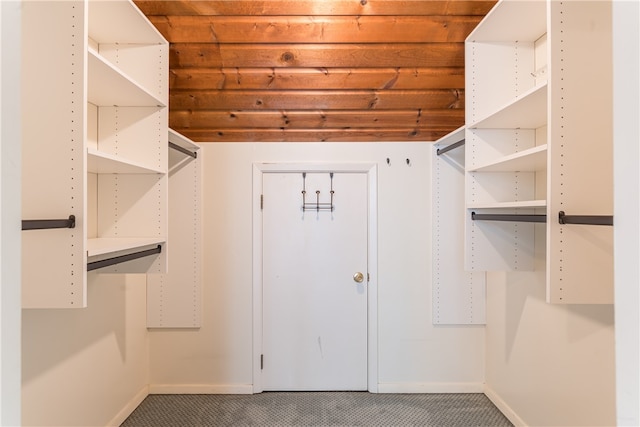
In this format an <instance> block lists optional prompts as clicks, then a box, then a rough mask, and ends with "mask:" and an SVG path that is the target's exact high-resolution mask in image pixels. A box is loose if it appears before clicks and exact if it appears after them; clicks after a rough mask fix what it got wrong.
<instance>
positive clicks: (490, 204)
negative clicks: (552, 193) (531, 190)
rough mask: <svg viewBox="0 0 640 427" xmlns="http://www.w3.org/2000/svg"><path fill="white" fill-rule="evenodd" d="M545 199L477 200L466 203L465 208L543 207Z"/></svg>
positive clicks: (545, 203)
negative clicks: (512, 200) (477, 201)
mask: <svg viewBox="0 0 640 427" xmlns="http://www.w3.org/2000/svg"><path fill="white" fill-rule="evenodd" d="M546 206H547V201H546V200H523V201H519V202H479V203H467V209H510V208H544V207H546Z"/></svg>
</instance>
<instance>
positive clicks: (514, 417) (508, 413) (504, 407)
mask: <svg viewBox="0 0 640 427" xmlns="http://www.w3.org/2000/svg"><path fill="white" fill-rule="evenodd" d="M484 395H485V396H487V397H488V398H489V400H490V401H491V403H493V404H494V405H496V407H497V408H498V409H499V410H500V412H502V414H503V415H504V416H505V417H507V419H508V420H509V421H511V423H512V424H513V425H514V426H516V427H524V426H526V425H527V423H525V422H524V420H523V419H522V418H520V417H519V416H518V414H516V412H515V411H514V410H513V409H511V407H510V406H509V405H508V404H507V403H506V402H505V401H504V400H502V398H501V397H500V396H499V395H498V394H497V393H496V392H495V391H494V390H493V389H492V388H491V387H489V386H486V385H485V387H484Z"/></svg>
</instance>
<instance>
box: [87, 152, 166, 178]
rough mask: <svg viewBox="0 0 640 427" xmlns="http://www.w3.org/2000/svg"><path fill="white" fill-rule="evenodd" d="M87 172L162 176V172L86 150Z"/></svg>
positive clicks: (113, 156)
mask: <svg viewBox="0 0 640 427" xmlns="http://www.w3.org/2000/svg"><path fill="white" fill-rule="evenodd" d="M87 171H88V172H92V173H128V174H162V173H165V172H164V171H162V170H158V169H154V168H150V167H148V166H145V165H143V164H141V163H137V162H133V161H130V160H127V159H123V158H122V157H118V156H115V155H113V154H109V153H104V152H101V151H99V150H96V149H94V148H87Z"/></svg>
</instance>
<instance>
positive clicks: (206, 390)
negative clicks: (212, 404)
mask: <svg viewBox="0 0 640 427" xmlns="http://www.w3.org/2000/svg"><path fill="white" fill-rule="evenodd" d="M149 394H253V385H251V384H150V385H149Z"/></svg>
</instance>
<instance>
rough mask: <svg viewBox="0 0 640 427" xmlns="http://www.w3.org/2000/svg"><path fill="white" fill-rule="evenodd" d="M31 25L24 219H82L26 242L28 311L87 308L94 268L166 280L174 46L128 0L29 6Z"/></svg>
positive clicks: (26, 39) (26, 235)
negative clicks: (140, 255) (88, 278)
mask: <svg viewBox="0 0 640 427" xmlns="http://www.w3.org/2000/svg"><path fill="white" fill-rule="evenodd" d="M22 19H23V22H22V24H23V37H22V38H23V64H22V65H23V67H22V68H23V70H24V73H23V76H24V78H23V88H22V92H23V99H22V100H23V103H22V112H23V117H24V125H23V144H22V145H23V219H45V218H60V217H62V218H64V217H68V216H69V215H74V216H75V218H76V226H75V228H73V229H66V230H60V229H55V230H29V231H23V306H24V307H29V308H54V307H57V308H64V307H85V306H86V305H87V301H86V276H87V271H88V270H89V271H90V270H93V269H95V268H96V264H94V262H95V261H104V260H105V259H112V258H117V257H122V256H126V257H127V259H130V260H129V261H126V262H115V261H114V264H113V265H108V266H104V264H100V266H101V267H100V268H99V269H97V270H96V271H98V272H105V273H162V272H164V271H165V270H166V267H165V266H166V242H167V203H168V200H167V188H168V184H167V182H168V169H167V164H168V163H167V162H168V160H167V159H168V158H167V153H166V145H167V123H168V112H167V104H168V43H167V41H166V40H165V39H164V38H163V37H162V36H161V35H160V33H159V32H158V31H157V30H156V29H155V28H154V27H153V25H151V23H150V22H149V21H148V20H147V19H146V17H145V16H144V15H143V14H142V13H141V12H140V10H139V9H138V8H137V7H136V6H135V4H133V2H132V1H129V0H111V1H100V0H77V1H65V2H24V4H23V15H22ZM158 245H159V247H158ZM149 248H157V249H159V251H160V253H159V254H153V255H149V256H145V257H144V258H137V259H132V258H135V254H136V253H140V252H141V251H147V250H148V249H149ZM131 259H132V260H131ZM121 260H122V258H117V261H121ZM106 264H110V263H109V262H107V263H106ZM35 265H38V268H34V266H35ZM87 266H89V267H87ZM103 266H104V267H103Z"/></svg>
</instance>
